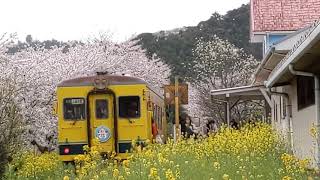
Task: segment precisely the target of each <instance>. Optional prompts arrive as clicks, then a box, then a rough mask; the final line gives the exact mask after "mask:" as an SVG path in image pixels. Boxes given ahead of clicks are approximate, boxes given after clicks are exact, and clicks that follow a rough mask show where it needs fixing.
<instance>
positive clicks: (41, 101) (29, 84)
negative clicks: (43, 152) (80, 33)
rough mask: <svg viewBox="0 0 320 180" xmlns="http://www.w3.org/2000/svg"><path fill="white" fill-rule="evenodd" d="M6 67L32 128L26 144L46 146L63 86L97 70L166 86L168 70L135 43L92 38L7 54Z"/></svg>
mask: <svg viewBox="0 0 320 180" xmlns="http://www.w3.org/2000/svg"><path fill="white" fill-rule="evenodd" d="M4 56H5V58H6V59H8V60H9V61H7V62H6V63H7V64H6V68H5V69H4V71H1V72H0V77H15V78H14V79H15V85H16V88H17V89H19V93H17V99H18V102H19V105H20V108H21V111H22V115H23V118H24V119H25V121H26V123H27V124H28V133H29V134H28V141H32V140H34V139H36V141H37V143H39V144H41V145H44V146H48V144H49V146H54V145H55V144H56V142H55V139H56V135H57V119H56V117H54V116H53V115H52V104H53V101H54V100H55V99H56V96H55V90H56V86H57V84H58V83H59V82H61V81H63V80H66V79H70V78H75V77H79V76H88V75H93V74H95V73H96V71H107V72H108V73H110V74H129V75H131V76H135V77H139V78H142V79H144V80H145V81H146V82H147V83H149V84H151V85H153V86H154V87H156V88H161V87H162V85H163V84H164V83H167V82H168V79H169V76H170V69H169V67H168V66H167V65H165V64H164V63H162V61H161V60H160V59H158V58H151V59H148V58H147V56H146V55H145V51H144V50H142V49H141V47H140V46H138V45H136V42H135V41H127V42H124V43H120V44H116V43H113V42H111V41H109V40H108V39H105V38H98V39H93V40H90V41H88V42H86V43H83V44H77V45H73V46H72V45H70V46H69V48H68V49H67V50H66V48H58V47H55V48H52V49H49V50H48V49H44V48H41V47H39V48H36V49H35V48H27V49H25V50H22V51H21V52H18V53H15V54H13V55H8V54H6V55H4Z"/></svg>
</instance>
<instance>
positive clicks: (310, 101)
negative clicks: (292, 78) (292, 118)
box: [296, 76, 315, 111]
mask: <svg viewBox="0 0 320 180" xmlns="http://www.w3.org/2000/svg"><path fill="white" fill-rule="evenodd" d="M296 82H297V107H298V111H300V110H303V109H305V108H307V107H310V106H313V105H315V92H314V90H315V84H314V77H307V76H297V78H296ZM312 86H313V87H312ZM308 88H311V90H309V89H308ZM307 89H308V90H307Z"/></svg>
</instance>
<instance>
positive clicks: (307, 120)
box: [289, 79, 318, 162]
mask: <svg viewBox="0 0 320 180" xmlns="http://www.w3.org/2000/svg"><path fill="white" fill-rule="evenodd" d="M291 84H292V88H291V90H290V91H289V92H290V97H291V102H292V128H293V146H294V149H293V151H294V153H295V154H296V155H297V156H298V157H299V158H310V159H312V160H313V161H314V162H315V160H316V159H315V157H316V154H317V153H318V152H316V147H317V146H316V144H315V139H314V138H313V137H312V136H311V133H310V129H311V128H312V125H313V124H315V123H316V112H315V105H312V106H309V107H306V108H304V109H301V110H298V98H297V81H296V79H294V80H292V81H291Z"/></svg>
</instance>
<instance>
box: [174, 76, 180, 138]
mask: <svg viewBox="0 0 320 180" xmlns="http://www.w3.org/2000/svg"><path fill="white" fill-rule="evenodd" d="M178 80H179V79H178V76H175V79H174V81H175V82H174V105H175V113H174V114H175V124H176V127H175V128H176V132H175V133H176V136H175V137H176V140H178V138H179V135H180V130H179V129H180V128H179V81H178Z"/></svg>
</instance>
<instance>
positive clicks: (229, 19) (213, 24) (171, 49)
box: [137, 5, 262, 77]
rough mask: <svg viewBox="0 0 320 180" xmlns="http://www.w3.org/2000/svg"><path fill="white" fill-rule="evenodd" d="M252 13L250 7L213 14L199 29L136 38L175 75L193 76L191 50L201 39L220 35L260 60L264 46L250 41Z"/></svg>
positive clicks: (193, 28) (162, 32)
mask: <svg viewBox="0 0 320 180" xmlns="http://www.w3.org/2000/svg"><path fill="white" fill-rule="evenodd" d="M249 12H250V6H249V5H243V6H241V7H240V8H238V9H235V10H232V11H229V12H228V13H227V14H226V15H224V16H222V15H219V14H218V13H214V14H212V16H211V17H210V19H208V20H207V21H202V22H200V23H199V24H198V25H197V26H193V27H192V26H191V27H186V28H181V29H178V30H174V31H168V32H165V31H160V32H158V33H154V34H152V33H143V34H140V35H138V37H137V39H139V40H140V41H139V44H141V45H142V47H143V48H145V49H146V50H147V53H148V55H149V56H152V55H153V54H157V55H158V56H159V57H160V58H162V59H163V60H164V61H165V62H166V63H167V64H169V65H170V66H171V68H172V75H173V76H174V75H180V76H181V77H185V75H186V74H188V73H190V71H188V67H187V66H188V64H190V62H192V61H193V60H194V57H193V53H192V49H194V48H195V45H196V42H197V39H199V38H203V39H204V40H205V41H210V40H212V38H214V36H215V35H217V36H218V37H220V38H222V39H226V40H228V41H229V42H230V43H232V44H234V45H235V46H237V47H239V48H243V49H244V51H245V52H246V53H247V54H252V55H253V56H254V57H255V58H256V59H260V58H261V56H262V49H261V48H262V46H261V45H260V44H251V43H250V42H249V27H250V25H249V14H250V13H249ZM191 73H192V72H191Z"/></svg>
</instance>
